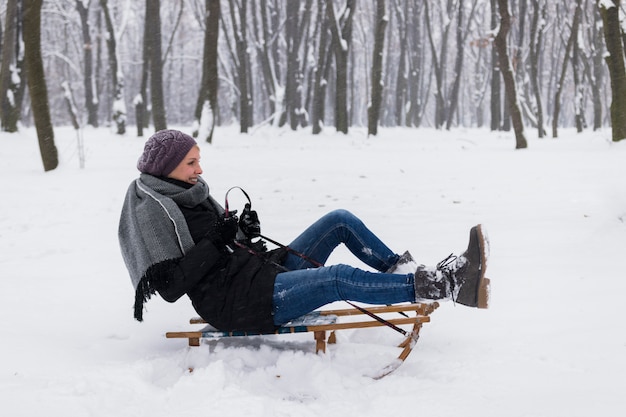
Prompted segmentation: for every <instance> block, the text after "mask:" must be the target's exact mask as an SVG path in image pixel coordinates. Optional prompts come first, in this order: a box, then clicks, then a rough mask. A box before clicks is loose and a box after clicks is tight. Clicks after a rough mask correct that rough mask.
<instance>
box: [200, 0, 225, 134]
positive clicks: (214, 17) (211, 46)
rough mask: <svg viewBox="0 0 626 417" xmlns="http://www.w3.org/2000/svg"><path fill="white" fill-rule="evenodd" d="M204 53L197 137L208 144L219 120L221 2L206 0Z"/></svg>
mask: <svg viewBox="0 0 626 417" xmlns="http://www.w3.org/2000/svg"><path fill="white" fill-rule="evenodd" d="M205 7H206V9H205V15H204V18H205V27H204V53H203V54H202V82H201V84H200V93H199V94H198V102H197V104H196V112H195V119H196V123H197V125H198V130H197V132H194V133H195V136H196V137H199V138H200V139H204V140H205V141H207V142H208V143H211V142H212V141H213V131H214V129H215V121H216V119H217V112H218V103H217V89H218V85H219V83H218V67H217V60H218V55H217V46H218V40H219V23H220V12H221V10H220V2H219V1H216V0H205Z"/></svg>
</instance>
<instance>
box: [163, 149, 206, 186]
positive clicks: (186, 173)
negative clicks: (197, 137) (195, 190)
mask: <svg viewBox="0 0 626 417" xmlns="http://www.w3.org/2000/svg"><path fill="white" fill-rule="evenodd" d="M200 174H202V167H200V148H199V147H198V146H197V145H196V146H194V147H192V148H191V149H190V150H189V152H187V155H185V157H184V158H183V160H182V161H180V163H179V164H178V166H177V167H176V168H174V171H172V172H170V174H169V175H168V177H169V178H173V179H175V180H179V181H183V182H187V183H189V184H195V183H197V182H198V175H200Z"/></svg>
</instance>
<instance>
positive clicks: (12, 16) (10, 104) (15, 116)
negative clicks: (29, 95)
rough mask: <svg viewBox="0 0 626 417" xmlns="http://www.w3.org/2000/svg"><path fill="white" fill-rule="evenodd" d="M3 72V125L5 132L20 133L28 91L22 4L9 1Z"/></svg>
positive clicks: (0, 105)
mask: <svg viewBox="0 0 626 417" xmlns="http://www.w3.org/2000/svg"><path fill="white" fill-rule="evenodd" d="M3 40H4V43H3V45H2V46H3V48H2V54H1V57H2V64H1V65H2V66H1V68H0V125H2V130H3V131H5V132H17V130H18V129H17V125H18V122H19V120H20V117H21V110H22V99H23V97H24V90H25V88H26V79H25V77H24V74H23V70H24V58H23V56H22V51H21V46H22V16H21V1H19V0H9V1H8V2H7V5H6V25H5V28H4V39H3Z"/></svg>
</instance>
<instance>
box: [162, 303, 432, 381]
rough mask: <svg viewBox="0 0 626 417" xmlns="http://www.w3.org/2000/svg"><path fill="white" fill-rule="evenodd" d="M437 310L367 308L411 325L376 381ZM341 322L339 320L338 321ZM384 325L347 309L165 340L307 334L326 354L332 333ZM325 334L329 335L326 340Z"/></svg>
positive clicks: (393, 365)
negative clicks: (261, 327) (268, 327)
mask: <svg viewBox="0 0 626 417" xmlns="http://www.w3.org/2000/svg"><path fill="white" fill-rule="evenodd" d="M438 307H439V303H437V302H433V303H413V304H402V305H390V306H380V307H367V311H368V312H370V313H373V314H375V315H381V314H387V313H400V314H401V316H400V317H396V316H394V317H393V318H389V317H385V320H386V321H387V322H388V323H391V324H393V325H394V326H401V325H412V329H411V330H409V331H405V336H406V337H405V339H404V340H403V341H402V343H400V345H399V346H398V347H399V348H402V351H401V352H400V355H399V356H398V358H397V359H396V360H395V361H394V362H393V363H391V364H390V365H388V366H386V367H385V368H384V369H383V370H382V371H381V372H380V373H379V375H376V376H374V378H375V379H380V378H382V377H384V376H386V375H389V374H390V373H391V372H393V371H394V370H395V369H397V368H398V367H399V366H400V365H401V364H402V363H403V362H404V360H405V359H406V358H407V357H408V356H409V354H410V353H411V351H412V350H413V347H414V346H415V343H416V342H417V339H418V338H419V332H420V330H421V328H422V324H423V323H428V322H430V314H431V313H432V312H433V311H435V310H436V309H437V308H438ZM348 316H360V317H356V318H352V319H346V317H348ZM342 317H343V318H344V319H343V320H340V318H342ZM190 323H191V324H205V325H206V324H207V323H206V322H205V321H204V320H203V319H201V318H192V319H191V320H190ZM386 325H387V324H385V323H381V322H380V321H377V320H375V319H374V318H371V317H369V316H367V315H366V314H365V313H364V312H362V311H360V310H358V309H356V308H346V309H338V310H316V311H313V312H311V313H309V314H306V315H305V316H302V317H300V318H299V319H297V320H294V321H292V322H290V323H287V324H285V325H283V326H281V327H279V328H278V329H276V330H275V331H273V332H269V333H259V332H249V331H246V332H244V331H233V332H224V331H220V330H216V329H215V328H213V327H212V326H211V325H207V326H206V327H204V328H202V329H200V330H197V331H188V332H167V333H166V334H165V337H167V338H169V339H172V338H182V339H188V341H189V346H200V340H202V339H219V338H223V337H240V336H259V335H269V334H291V333H306V332H312V333H313V337H314V339H315V352H316V353H319V352H326V343H331V344H333V343H336V337H335V331H337V330H345V329H360V328H368V327H381V326H386ZM327 332H330V335H329V336H328V339H327Z"/></svg>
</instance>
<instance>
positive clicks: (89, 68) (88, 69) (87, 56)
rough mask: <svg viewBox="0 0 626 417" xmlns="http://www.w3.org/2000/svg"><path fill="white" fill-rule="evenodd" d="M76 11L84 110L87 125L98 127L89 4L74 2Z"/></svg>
mask: <svg viewBox="0 0 626 417" xmlns="http://www.w3.org/2000/svg"><path fill="white" fill-rule="evenodd" d="M76 10H77V11H78V15H79V16H80V23H81V29H82V36H83V66H84V71H85V74H84V77H83V88H84V90H85V108H86V109H87V124H88V125H90V126H93V127H98V99H97V97H96V92H95V81H94V78H93V43H92V41H91V26H90V24H89V2H87V3H85V2H84V1H82V0H76Z"/></svg>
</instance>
